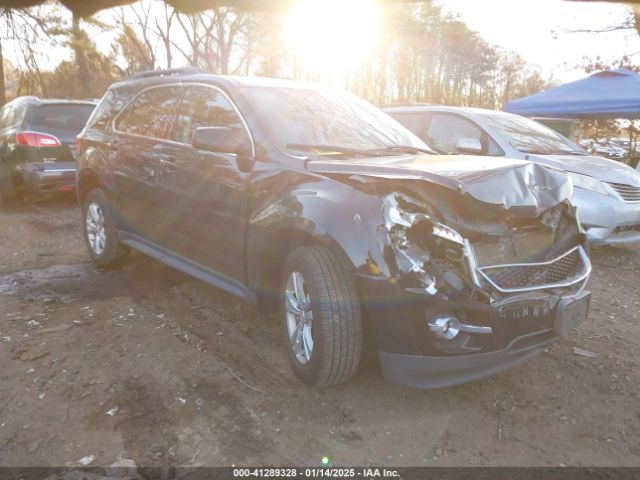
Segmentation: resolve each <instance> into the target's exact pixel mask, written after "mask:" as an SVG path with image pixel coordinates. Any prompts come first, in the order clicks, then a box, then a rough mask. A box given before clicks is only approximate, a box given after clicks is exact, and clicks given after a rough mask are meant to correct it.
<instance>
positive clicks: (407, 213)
mask: <svg viewBox="0 0 640 480" xmlns="http://www.w3.org/2000/svg"><path fill="white" fill-rule="evenodd" d="M382 209H383V215H384V224H385V230H386V233H387V243H388V244H389V246H390V247H391V249H392V250H393V252H394V255H395V262H396V266H397V270H398V274H399V275H400V276H403V275H409V274H413V275H415V277H416V278H417V280H418V282H419V284H420V286H421V287H423V288H424V289H425V290H426V291H427V292H429V293H431V294H434V293H436V291H437V289H436V283H437V282H439V281H442V280H438V278H439V277H440V276H441V275H439V274H442V273H444V271H446V270H452V269H455V266H454V265H453V264H454V263H458V262H460V261H461V260H463V258H464V248H465V247H464V244H465V242H464V238H463V237H462V235H460V234H459V233H458V232H456V231H455V230H454V229H452V228H450V227H448V226H447V225H443V224H442V223H439V222H438V221H437V220H436V219H435V217H434V216H433V215H432V214H430V213H429V212H430V208H429V207H428V206H427V205H425V204H424V203H422V202H420V201H418V200H416V199H414V198H412V197H410V196H408V195H406V194H403V193H392V194H389V195H387V196H386V197H385V198H384V200H383V208H382ZM441 267H442V268H441ZM442 278H444V275H442Z"/></svg>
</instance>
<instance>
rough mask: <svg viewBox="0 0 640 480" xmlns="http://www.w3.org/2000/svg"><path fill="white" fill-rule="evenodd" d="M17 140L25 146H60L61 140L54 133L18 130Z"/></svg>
mask: <svg viewBox="0 0 640 480" xmlns="http://www.w3.org/2000/svg"><path fill="white" fill-rule="evenodd" d="M16 142H18V145H22V146H24V147H39V148H48V147H59V146H60V145H61V143H60V140H58V138H57V137H55V136H53V135H49V134H47V133H40V132H18V133H16Z"/></svg>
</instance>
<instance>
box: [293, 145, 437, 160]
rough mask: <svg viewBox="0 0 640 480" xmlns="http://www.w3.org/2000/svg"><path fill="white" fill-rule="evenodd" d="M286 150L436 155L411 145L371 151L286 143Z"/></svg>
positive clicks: (322, 153)
mask: <svg viewBox="0 0 640 480" xmlns="http://www.w3.org/2000/svg"><path fill="white" fill-rule="evenodd" d="M285 148H286V149H289V150H300V151H302V152H309V153H315V154H316V155H332V154H338V155H349V156H354V157H357V156H369V157H371V156H376V157H382V156H385V155H389V154H390V153H401V152H405V153H406V152H413V153H427V154H430V155H437V153H436V152H434V151H433V150H429V149H428V148H420V147H412V146H411V145H388V146H386V147H381V148H372V149H368V150H365V149H358V148H349V147H339V146H337V145H312V144H306V143H288V144H287V145H285Z"/></svg>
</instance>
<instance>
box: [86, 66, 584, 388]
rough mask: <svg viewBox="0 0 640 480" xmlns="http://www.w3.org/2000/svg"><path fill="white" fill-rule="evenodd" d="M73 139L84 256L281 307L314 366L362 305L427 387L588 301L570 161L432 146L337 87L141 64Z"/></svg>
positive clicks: (350, 355)
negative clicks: (445, 151)
mask: <svg viewBox="0 0 640 480" xmlns="http://www.w3.org/2000/svg"><path fill="white" fill-rule="evenodd" d="M203 105H205V106H206V109H208V111H209V113H210V115H211V118H215V121H214V120H212V121H211V122H210V123H207V122H203V121H202V118H200V116H199V115H200V114H199V113H194V112H197V111H198V109H199V108H204V107H203ZM211 112H214V113H211ZM196 119H197V121H196ZM211 123H213V124H211ZM194 124H196V125H195V126H194ZM189 125H190V127H188V126H189ZM220 132H226V133H225V134H224V135H220ZM231 132H233V133H231ZM309 139H313V140H315V141H316V143H315V144H313V145H311V144H309V143H306V142H305V140H307V141H308V140H309ZM324 140H326V142H329V141H331V142H332V143H333V144H332V145H328V144H326V142H325V141H324ZM336 143H338V145H337V146H336ZM363 146H367V148H366V149H365V148H362V147H363ZM356 147H358V148H356ZM80 149H81V152H80V153H81V155H80V159H79V170H78V187H77V191H78V195H79V200H80V204H81V205H84V212H85V233H86V239H87V243H88V245H89V253H90V254H91V256H92V258H93V259H94V260H95V261H96V262H97V263H98V264H99V265H105V264H109V263H112V262H113V261H114V260H116V259H117V258H119V257H120V255H121V254H122V253H123V252H124V249H126V247H133V248H135V249H137V250H140V251H142V252H144V253H147V254H149V255H151V256H153V257H155V258H157V259H159V260H161V261H163V262H165V263H167V264H169V265H172V266H174V267H176V268H178V269H181V270H183V271H185V272H188V273H190V274H192V275H193V276H195V277H197V278H200V279H202V280H205V281H207V282H210V283H211V284H213V285H216V286H218V287H221V288H223V289H225V290H227V291H229V292H231V293H234V294H236V295H239V296H241V297H243V298H245V299H247V300H249V301H253V302H257V303H258V304H259V306H260V307H261V308H262V309H264V310H270V309H272V310H277V308H278V306H281V307H282V309H281V312H282V315H283V320H284V325H285V327H286V328H289V326H290V325H293V326H292V327H291V329H289V330H286V331H287V334H288V335H289V340H290V347H291V348H290V350H289V353H290V359H291V361H292V365H293V367H294V370H296V373H297V374H298V375H299V377H300V378H301V379H303V380H304V381H305V382H306V383H311V384H331V383H339V382H340V381H344V380H346V379H347V378H348V377H349V376H350V375H352V374H353V372H355V369H356V368H357V362H358V359H359V356H360V346H361V336H362V328H361V323H360V317H362V318H364V319H365V320H367V321H369V322H370V323H371V325H372V327H373V328H372V330H373V332H374V335H375V342H376V345H377V350H378V352H379V359H380V363H381V366H382V370H383V374H384V376H385V378H387V379H388V380H391V381H395V382H398V383H402V384H405V385H410V386H415V387H424V388H429V387H441V386H448V385H454V384H458V383H462V382H466V381H471V380H475V379H478V378H482V377H484V376H487V375H490V374H493V373H495V372H498V371H501V370H504V369H506V368H509V367H511V366H514V365H516V364H518V363H520V362H522V361H524V360H526V359H528V358H530V357H531V356H533V355H534V354H535V353H536V352H539V351H540V349H541V348H543V347H546V346H547V345H549V344H551V343H553V342H554V341H556V340H558V339H559V338H560V337H561V336H563V335H565V334H566V333H567V332H568V331H569V330H570V329H571V328H573V327H574V326H575V325H577V324H578V323H579V322H581V321H582V320H584V318H586V315H587V310H588V303H589V294H588V292H585V291H584V286H585V284H586V282H587V279H588V276H589V273H590V268H591V266H590V262H589V258H588V257H587V255H586V254H585V250H584V242H585V235H584V232H583V230H582V229H581V227H580V225H579V223H578V221H577V219H576V214H575V211H574V208H573V207H572V206H571V204H570V203H569V202H568V200H567V199H568V198H570V196H571V193H572V186H571V184H570V182H568V181H567V179H566V176H565V175H564V174H563V173H562V172H559V171H554V170H550V169H547V168H544V167H541V166H538V165H535V164H531V163H528V162H524V161H520V160H509V159H504V158H489V157H487V158H483V157H462V156H441V155H435V154H430V153H428V147H427V146H426V145H425V144H424V143H422V142H421V141H420V140H418V139H417V138H416V137H414V136H413V135H412V134H411V133H410V132H408V131H407V130H406V129H404V128H403V127H401V126H400V125H399V124H398V123H396V122H395V121H394V120H392V119H391V118H389V117H388V116H386V115H385V114H383V113H382V112H381V111H379V110H378V109H376V108H375V107H372V106H370V105H369V104H367V103H366V102H364V101H362V100H359V99H357V98H356V97H353V96H351V95H348V94H343V93H339V92H333V91H329V90H320V89H317V88H314V87H310V86H306V85H301V84H297V83H293V82H287V81H277V80H268V79H255V78H253V79H249V78H238V77H225V76H213V75H205V74H197V73H192V72H189V71H182V72H181V71H177V72H176V71H170V72H163V73H158V74H145V75H142V76H139V77H136V78H133V79H131V80H128V81H125V82H122V83H119V84H116V85H114V86H112V87H111V88H110V90H109V91H108V92H107V94H106V95H105V97H104V98H103V100H102V102H101V103H100V105H99V106H98V108H97V109H96V111H95V113H94V115H93V117H92V118H91V119H90V120H89V122H88V125H87V127H86V128H85V130H84V131H83V132H82V134H81V136H80ZM423 150H424V152H423ZM116 244H117V245H116ZM292 257H294V258H292ZM305 262H307V263H308V265H307V263H305ZM314 262H315V263H314ZM309 265H311V266H309ZM335 265H338V266H339V268H335ZM296 274H298V275H299V276H296ZM318 279H320V280H318ZM303 281H307V283H304V282H303ZM296 282H298V283H297V284H296ZM318 282H320V283H318ZM322 282H324V283H326V285H329V287H327V288H324V287H325V285H324V283H322ZM307 284H308V285H307ZM300 285H303V286H302V287H301V286H300ZM336 285H337V286H336ZM290 295H293V296H295V299H294V300H296V301H298V304H296V305H297V307H296V308H293V309H290V308H289V307H290V305H289V301H290V298H289V297H290ZM314 299H315V300H314ZM317 299H320V300H317ZM292 302H293V300H292ZM314 302H315V303H314ZM293 303H295V302H293ZM296 305H294V307H295V306H296ZM307 306H308V310H309V311H310V312H311V313H309V314H306V313H303V310H305V308H307ZM305 311H306V310H305ZM305 315H307V316H306V317H305ZM345 318H348V319H350V320H348V321H344V319H345ZM294 321H295V322H297V323H287V322H294ZM305 322H306V324H305ZM316 322H319V323H316ZM322 322H326V323H322ZM305 325H306V326H305ZM305 335H308V336H309V337H308V338H307V336H305ZM332 335H333V336H332ZM294 337H295V338H294ZM300 342H302V344H303V347H300V346H297V344H298V343H300ZM307 342H308V343H309V345H307ZM313 345H315V347H313ZM308 346H312V347H313V348H309V349H308V348H307V347H308ZM307 350H308V352H307ZM316 352H317V353H316ZM327 352H329V353H327ZM314 355H315V356H314ZM322 355H325V356H326V358H328V359H329V360H327V362H325V363H322V364H321V365H320V363H321V362H320V360H317V361H316V363H317V364H318V365H316V367H317V371H315V372H308V371H306V370H305V369H307V370H308V369H310V368H311V366H313V364H314V361H315V360H314V359H317V358H318V357H319V356H322ZM323 358H324V357H323ZM296 359H298V360H299V362H298V363H299V364H297V363H296ZM305 360H306V363H305ZM319 362H320V363H319ZM316 367H314V368H316ZM323 372H324V373H323ZM334 373H335V374H334Z"/></svg>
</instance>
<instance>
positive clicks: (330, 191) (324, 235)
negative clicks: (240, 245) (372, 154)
mask: <svg viewBox="0 0 640 480" xmlns="http://www.w3.org/2000/svg"><path fill="white" fill-rule="evenodd" d="M287 175H289V176H292V175H293V176H296V177H297V178H290V179H291V180H293V182H291V183H289V182H287V183H288V184H289V185H292V186H290V187H289V188H286V187H285V188H283V187H282V185H283V182H282V181H281V180H282V178H280V181H273V183H272V184H271V182H270V181H269V180H268V181H267V184H266V185H262V186H261V188H260V189H259V191H258V193H256V194H254V195H253V198H254V205H252V206H251V207H252V208H251V210H250V215H249V236H248V247H247V250H248V256H247V258H248V269H249V271H248V278H249V279H250V283H251V279H253V280H255V279H256V278H257V277H258V276H259V273H258V272H256V271H255V269H256V268H257V266H259V265H262V264H263V263H264V260H265V258H264V256H265V255H267V256H269V255H271V256H273V255H277V253H275V251H278V250H280V249H281V248H287V245H286V243H288V242H287V235H288V236H299V238H301V239H303V244H308V243H312V244H316V245H324V246H326V247H328V248H330V249H331V250H332V251H333V252H334V253H336V254H337V255H338V256H339V257H340V258H339V259H340V260H341V262H342V263H343V264H344V266H345V267H346V268H348V269H351V270H353V271H354V272H356V273H358V272H360V273H363V274H369V273H370V271H371V269H372V267H371V266H372V265H376V267H374V270H375V271H376V272H377V273H378V274H379V275H381V276H388V275H389V271H390V269H389V267H388V266H387V265H386V263H385V261H384V258H383V253H382V250H381V246H382V245H381V243H380V241H379V235H382V234H383V232H382V231H381V229H382V228H384V221H383V217H382V200H381V199H380V198H377V197H376V196H374V195H371V194H368V193H365V192H362V191H360V190H358V189H356V188H354V187H353V186H350V185H345V184H342V183H340V182H337V181H334V180H331V179H328V178H323V177H318V176H315V175H306V174H302V173H294V174H292V173H287ZM278 177H280V176H279V175H276V176H274V179H275V178H278ZM283 232H284V236H283ZM283 244H284V245H283ZM295 246H296V245H295V244H294V245H293V247H294V248H295ZM286 253H288V252H286ZM281 254H282V253H281ZM284 257H285V258H286V254H285V255H284ZM282 260H283V259H282Z"/></svg>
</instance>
